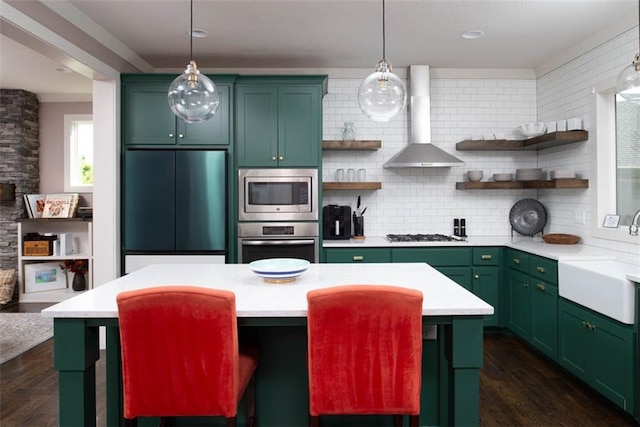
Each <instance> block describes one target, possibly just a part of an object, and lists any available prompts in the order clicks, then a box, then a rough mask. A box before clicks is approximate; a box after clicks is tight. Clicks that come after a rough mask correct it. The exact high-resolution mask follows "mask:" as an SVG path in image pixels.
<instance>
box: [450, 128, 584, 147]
mask: <svg viewBox="0 0 640 427" xmlns="http://www.w3.org/2000/svg"><path fill="white" fill-rule="evenodd" d="M588 138H589V132H587V131H586V130H570V131H563V132H552V133H545V134H544V135H540V136H536V137H534V138H529V139H525V140H508V139H487V140H465V141H460V142H458V143H457V144H456V150H458V151H465V150H544V149H545V148H552V147H559V146H561V145H566V144H573V143H575V142H580V141H585V140H587V139H588Z"/></svg>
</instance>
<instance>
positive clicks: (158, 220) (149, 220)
mask: <svg viewBox="0 0 640 427" xmlns="http://www.w3.org/2000/svg"><path fill="white" fill-rule="evenodd" d="M124 172H125V173H124V177H123V179H124V182H125V185H123V193H124V218H123V231H124V236H123V237H124V242H123V244H124V248H125V250H127V251H172V250H174V248H175V218H176V204H175V174H176V171H175V152H174V151H169V150H153V151H143V150H129V151H127V152H125V156H124Z"/></svg>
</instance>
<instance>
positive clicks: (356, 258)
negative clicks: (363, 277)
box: [353, 255, 364, 261]
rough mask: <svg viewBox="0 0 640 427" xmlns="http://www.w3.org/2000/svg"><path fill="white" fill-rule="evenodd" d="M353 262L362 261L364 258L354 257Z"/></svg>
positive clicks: (360, 256)
mask: <svg viewBox="0 0 640 427" xmlns="http://www.w3.org/2000/svg"><path fill="white" fill-rule="evenodd" d="M353 260H354V261H364V256H362V255H354V257H353Z"/></svg>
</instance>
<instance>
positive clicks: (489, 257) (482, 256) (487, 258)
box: [480, 255, 491, 260]
mask: <svg viewBox="0 0 640 427" xmlns="http://www.w3.org/2000/svg"><path fill="white" fill-rule="evenodd" d="M480 259H484V260H490V259H491V255H480Z"/></svg>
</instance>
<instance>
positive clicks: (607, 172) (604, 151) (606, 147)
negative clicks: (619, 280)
mask: <svg viewBox="0 0 640 427" xmlns="http://www.w3.org/2000/svg"><path fill="white" fill-rule="evenodd" d="M593 93H594V97H593V100H594V101H593V104H594V105H593V111H594V112H595V125H596V129H595V132H594V134H595V140H594V141H593V142H592V149H591V160H592V166H591V171H592V176H593V181H594V182H595V185H594V186H593V187H594V190H593V192H592V193H593V208H592V209H593V215H592V224H591V233H592V236H593V237H596V238H600V239H607V240H614V241H618V242H625V243H636V244H637V243H638V237H637V236H631V235H630V234H629V227H628V226H620V227H619V228H607V227H604V218H605V216H606V215H611V214H618V212H616V211H617V207H616V194H617V191H616V171H617V161H616V146H615V144H616V115H615V114H616V113H615V111H616V105H615V94H616V93H617V90H616V82H615V80H614V79H611V80H607V81H604V82H602V83H600V84H598V85H596V86H595V87H594V88H593ZM611 142H613V145H612V143H611Z"/></svg>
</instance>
